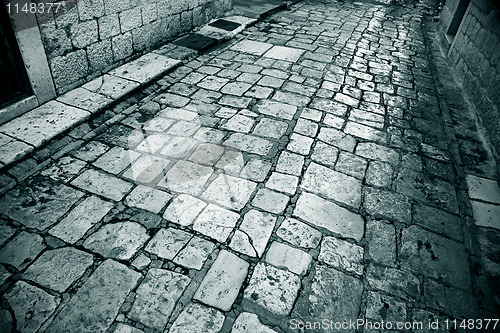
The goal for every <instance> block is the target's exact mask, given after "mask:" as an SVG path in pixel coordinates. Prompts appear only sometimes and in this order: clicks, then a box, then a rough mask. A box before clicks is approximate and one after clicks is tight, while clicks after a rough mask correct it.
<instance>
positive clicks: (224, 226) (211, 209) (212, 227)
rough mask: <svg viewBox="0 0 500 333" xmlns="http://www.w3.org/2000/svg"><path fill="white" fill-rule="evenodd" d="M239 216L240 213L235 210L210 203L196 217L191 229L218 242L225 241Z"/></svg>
mask: <svg viewBox="0 0 500 333" xmlns="http://www.w3.org/2000/svg"><path fill="white" fill-rule="evenodd" d="M239 218H240V215H239V214H237V213H235V212H231V211H229V210H226V209H224V208H220V207H219V206H216V205H212V204H210V205H208V206H207V207H206V208H205V210H203V212H202V213H201V214H200V216H199V217H198V218H197V219H196V221H195V222H194V225H193V229H194V230H196V231H198V232H200V233H202V234H204V235H205V236H208V237H211V238H213V239H216V240H218V241H219V242H225V241H226V239H227V237H229V234H230V233H231V231H233V228H234V226H235V225H236V221H237V220H238V219H239Z"/></svg>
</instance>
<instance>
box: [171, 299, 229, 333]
mask: <svg viewBox="0 0 500 333" xmlns="http://www.w3.org/2000/svg"><path fill="white" fill-rule="evenodd" d="M224 319H225V317H224V315H223V314H222V313H221V312H220V311H217V310H215V309H212V308H209V307H206V306H203V305H201V304H198V303H191V304H189V305H188V306H187V307H186V308H185V309H184V310H183V311H182V312H181V314H180V315H179V317H177V319H176V320H175V321H174V323H173V324H172V326H171V327H170V330H169V331H168V332H169V333H186V332H189V333H217V332H220V330H221V328H222V325H223V324H224Z"/></svg>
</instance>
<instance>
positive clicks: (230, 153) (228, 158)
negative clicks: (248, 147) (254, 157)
mask: <svg viewBox="0 0 500 333" xmlns="http://www.w3.org/2000/svg"><path fill="white" fill-rule="evenodd" d="M244 165H245V161H244V156H243V154H242V153H241V152H240V151H234V150H229V149H228V150H226V153H225V154H224V155H223V156H222V157H221V159H220V160H219V161H218V162H217V164H216V165H215V167H216V168H218V169H221V170H223V172H224V173H225V174H228V175H232V176H238V175H239V174H240V171H241V169H242V168H243V166H244Z"/></svg>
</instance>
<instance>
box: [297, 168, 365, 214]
mask: <svg viewBox="0 0 500 333" xmlns="http://www.w3.org/2000/svg"><path fill="white" fill-rule="evenodd" d="M300 187H301V188H303V189H306V190H308V191H311V192H314V193H316V194H319V195H321V196H324V197H327V198H329V199H333V200H336V201H339V202H342V203H345V204H346V205H349V206H352V207H354V208H358V207H359V206H360V205H361V181H360V180H358V179H356V178H353V177H350V176H347V175H344V174H342V173H339V172H336V171H333V170H330V169H329V168H327V167H324V166H321V165H319V164H316V163H311V164H310V165H309V167H308V168H307V171H306V173H305V175H304V178H303V180H302V183H301V185H300Z"/></svg>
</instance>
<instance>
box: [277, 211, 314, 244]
mask: <svg viewBox="0 0 500 333" xmlns="http://www.w3.org/2000/svg"><path fill="white" fill-rule="evenodd" d="M276 235H277V236H279V237H281V239H283V240H285V241H287V242H289V243H290V244H293V245H295V246H300V247H304V248H310V249H314V248H316V247H317V246H318V245H319V242H320V240H321V236H322V234H321V232H319V231H318V230H316V229H314V228H312V227H310V226H308V225H307V224H305V223H302V222H300V221H298V220H296V219H293V218H286V219H285V220H284V221H283V222H282V223H281V225H280V227H279V228H278V230H277V231H276Z"/></svg>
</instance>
